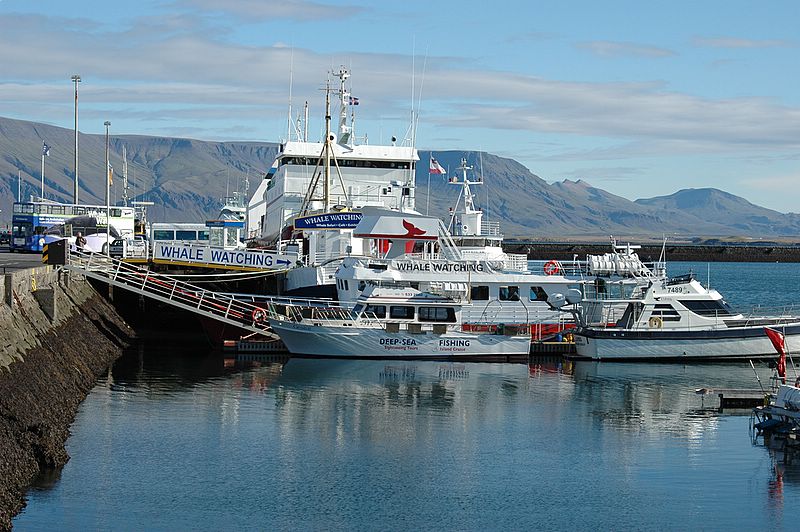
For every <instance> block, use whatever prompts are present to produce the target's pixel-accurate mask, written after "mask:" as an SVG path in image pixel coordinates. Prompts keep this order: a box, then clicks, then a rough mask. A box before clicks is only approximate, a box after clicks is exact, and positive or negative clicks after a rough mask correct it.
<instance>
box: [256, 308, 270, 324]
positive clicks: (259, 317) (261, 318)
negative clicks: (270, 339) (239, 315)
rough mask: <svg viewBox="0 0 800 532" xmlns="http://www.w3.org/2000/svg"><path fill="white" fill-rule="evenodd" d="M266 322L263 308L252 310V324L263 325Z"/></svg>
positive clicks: (265, 313)
mask: <svg viewBox="0 0 800 532" xmlns="http://www.w3.org/2000/svg"><path fill="white" fill-rule="evenodd" d="M265 321H267V311H266V310H264V309H263V308H259V307H256V308H254V309H253V322H254V323H264V322H265Z"/></svg>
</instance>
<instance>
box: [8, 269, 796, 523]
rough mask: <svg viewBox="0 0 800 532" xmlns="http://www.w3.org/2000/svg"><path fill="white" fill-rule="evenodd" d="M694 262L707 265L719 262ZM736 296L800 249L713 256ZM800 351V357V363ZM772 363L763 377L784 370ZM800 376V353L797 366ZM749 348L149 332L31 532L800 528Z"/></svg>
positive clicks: (36, 504)
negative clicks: (741, 351)
mask: <svg viewBox="0 0 800 532" xmlns="http://www.w3.org/2000/svg"><path fill="white" fill-rule="evenodd" d="M690 267H691V268H692V269H693V270H694V271H695V272H696V273H697V274H698V277H699V278H700V279H701V280H702V281H703V282H705V281H706V276H707V274H708V271H709V268H707V265H706V264H705V263H703V264H701V265H691V264H688V263H679V264H671V265H670V273H671V274H680V273H685V271H686V270H687V268H690ZM710 274H711V275H710V277H711V279H710V280H711V285H712V286H713V287H716V288H718V289H719V290H720V291H721V292H722V293H723V294H724V295H725V296H726V299H727V300H728V301H729V302H730V303H731V304H732V305H734V306H735V307H738V308H749V307H750V306H753V305H756V304H759V303H760V304H763V305H764V306H770V307H775V306H784V305H787V304H790V303H792V302H797V301H800V290H798V286H800V266H798V265H795V264H763V263H760V264H741V263H737V264H718V263H712V264H711V265H710ZM795 362H798V363H800V359H797V360H795ZM756 370H757V371H758V373H759V375H760V376H761V379H762V382H763V383H764V384H765V385H766V384H767V381H768V379H769V376H770V373H771V370H770V369H769V368H768V367H767V365H766V364H765V363H764V362H759V363H756ZM789 374H790V375H793V369H789ZM702 387H726V388H757V387H758V382H757V381H756V379H755V376H754V374H753V370H752V369H751V367H750V365H749V364H747V363H744V364H741V363H740V364H697V365H678V364H659V363H635V364H634V363H606V362H603V363H596V362H571V361H565V360H562V359H560V358H558V357H554V358H548V359H538V360H534V361H532V363H531V364H530V365H526V364H481V363H450V362H429V361H359V360H311V359H291V360H288V361H284V360H277V359H272V358H268V357H258V356H252V355H251V356H246V357H242V358H240V359H225V358H223V356H222V355H220V354H214V353H209V352H203V351H201V350H197V349H195V350H190V351H187V350H183V349H175V348H173V347H168V346H164V345H161V346H154V345H143V346H140V347H138V348H137V349H133V350H131V351H130V352H129V353H128V354H126V355H125V356H124V357H123V358H122V359H120V360H119V361H118V362H117V363H116V364H115V365H114V367H112V368H110V369H109V372H108V374H107V375H106V376H105V377H103V378H101V379H100V380H99V381H98V383H97V385H96V387H95V389H94V390H93V391H92V393H91V394H90V395H89V397H88V398H87V399H86V401H85V402H84V403H83V404H82V405H81V408H80V411H79V413H78V417H77V419H76V420H75V423H74V424H73V426H72V429H71V432H72V436H71V438H70V439H69V440H68V442H67V450H68V452H69V454H70V456H71V459H70V461H69V462H68V463H67V464H66V466H64V468H63V469H62V470H60V471H57V472H54V473H53V474H52V475H49V476H48V477H46V478H44V477H43V478H40V479H38V481H37V484H36V486H35V487H34V488H33V489H31V491H30V492H29V494H28V505H27V507H26V508H25V510H24V511H23V512H22V513H21V514H20V515H19V516H18V517H17V518H16V519H15V521H14V527H15V529H17V530H46V529H58V530H87V529H89V530H142V529H146V530H189V529H191V530H228V529H243V530H267V529H302V530H308V529H326V530H328V529H337V530H338V529H348V530H349V529H355V530H364V529H368V530H374V529H386V530H407V529H419V528H424V529H446V530H453V529H458V530H479V529H480V530H486V529H491V530H497V529H514V530H518V529H548V530H549V529H577V530H585V529H659V530H662V529H671V530H675V529H704V530H730V529H755V530H767V529H770V530H774V529H777V530H781V529H787V530H788V529H795V527H796V526H795V525H792V523H795V522H796V518H797V516H798V515H800V463H798V464H785V463H783V462H782V461H780V460H778V459H777V457H776V456H775V455H773V454H772V452H771V451H770V450H768V449H766V448H764V447H763V446H760V445H753V444H752V442H751V440H750V433H749V422H750V418H749V411H748V410H742V411H722V412H720V411H718V410H717V408H716V402H715V401H714V399H715V398H714V397H713V396H704V395H700V394H697V393H695V390H696V389H697V388H702Z"/></svg>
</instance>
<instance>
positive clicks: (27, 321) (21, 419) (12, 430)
mask: <svg viewBox="0 0 800 532" xmlns="http://www.w3.org/2000/svg"><path fill="white" fill-rule="evenodd" d="M12 275H13V278H12V279H10V280H9V277H11V276H12ZM4 288H5V290H4V299H5V303H6V304H4V305H3V304H0V324H2V326H0V347H1V348H2V350H0V457H2V458H0V530H6V529H10V528H11V524H12V522H11V519H12V518H13V516H14V515H16V514H17V513H19V512H20V511H21V510H22V509H23V508H24V505H25V493H26V491H27V489H28V487H29V485H30V484H31V482H32V481H33V480H34V478H35V477H36V475H38V474H39V473H41V472H47V471H48V470H51V469H52V468H58V467H61V466H63V465H64V464H65V463H66V462H67V460H69V456H68V455H67V452H66V449H65V447H64V443H65V442H66V440H67V438H68V437H69V427H70V425H71V424H72V422H73V420H74V418H75V415H76V413H77V411H78V407H79V405H80V404H81V402H82V401H83V399H84V398H85V397H86V395H87V394H88V393H89V392H90V391H91V389H92V388H93V386H94V384H95V382H96V381H97V378H98V377H99V376H100V375H102V374H103V372H105V371H106V370H107V368H108V367H109V366H110V365H111V364H112V363H113V361H114V360H116V359H117V358H118V357H119V356H120V355H121V354H122V351H123V349H124V348H125V347H126V346H127V345H129V344H130V342H131V341H132V340H133V338H134V332H133V330H132V329H131V328H130V327H129V326H128V325H127V324H126V323H125V321H124V320H123V319H122V318H121V317H120V316H119V315H118V313H117V312H116V310H115V309H114V307H113V306H112V305H111V304H110V303H109V302H108V301H106V299H104V298H103V297H101V296H100V295H99V294H98V293H97V292H96V291H95V289H94V288H93V287H92V286H91V285H90V284H89V283H88V282H86V281H85V280H83V279H82V278H80V277H79V276H72V277H67V276H66V275H64V274H61V275H59V274H57V273H56V272H53V271H51V270H49V269H48V268H37V269H35V270H29V271H27V272H17V273H15V274H8V275H7V276H6V284H5V287H4Z"/></svg>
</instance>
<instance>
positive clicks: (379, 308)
mask: <svg viewBox="0 0 800 532" xmlns="http://www.w3.org/2000/svg"><path fill="white" fill-rule="evenodd" d="M365 312H366V313H367V314H375V317H376V318H385V317H386V306H385V305H367V309H366V311H365Z"/></svg>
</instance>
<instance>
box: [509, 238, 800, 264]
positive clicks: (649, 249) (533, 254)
mask: <svg viewBox="0 0 800 532" xmlns="http://www.w3.org/2000/svg"><path fill="white" fill-rule="evenodd" d="M503 247H504V249H505V250H506V252H508V253H520V254H526V255H528V259H530V260H551V259H554V260H561V261H564V260H572V259H573V258H574V257H575V256H576V255H577V258H578V259H585V258H586V255H587V254H592V255H597V254H603V253H608V252H609V251H610V250H611V246H610V244H608V243H590V244H581V243H549V242H517V243H508V244H505V245H504V246H503ZM661 248H662V246H661V244H645V245H642V247H641V249H637V250H636V251H637V253H638V254H639V257H640V258H641V259H642V260H643V261H645V262H648V261H653V260H658V258H659V256H660V255H661ZM666 257H667V260H668V261H670V262H673V261H696V262H800V246H792V245H786V246H781V245H757V246H756V245H688V244H680V245H678V244H672V245H670V244H667V246H666Z"/></svg>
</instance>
